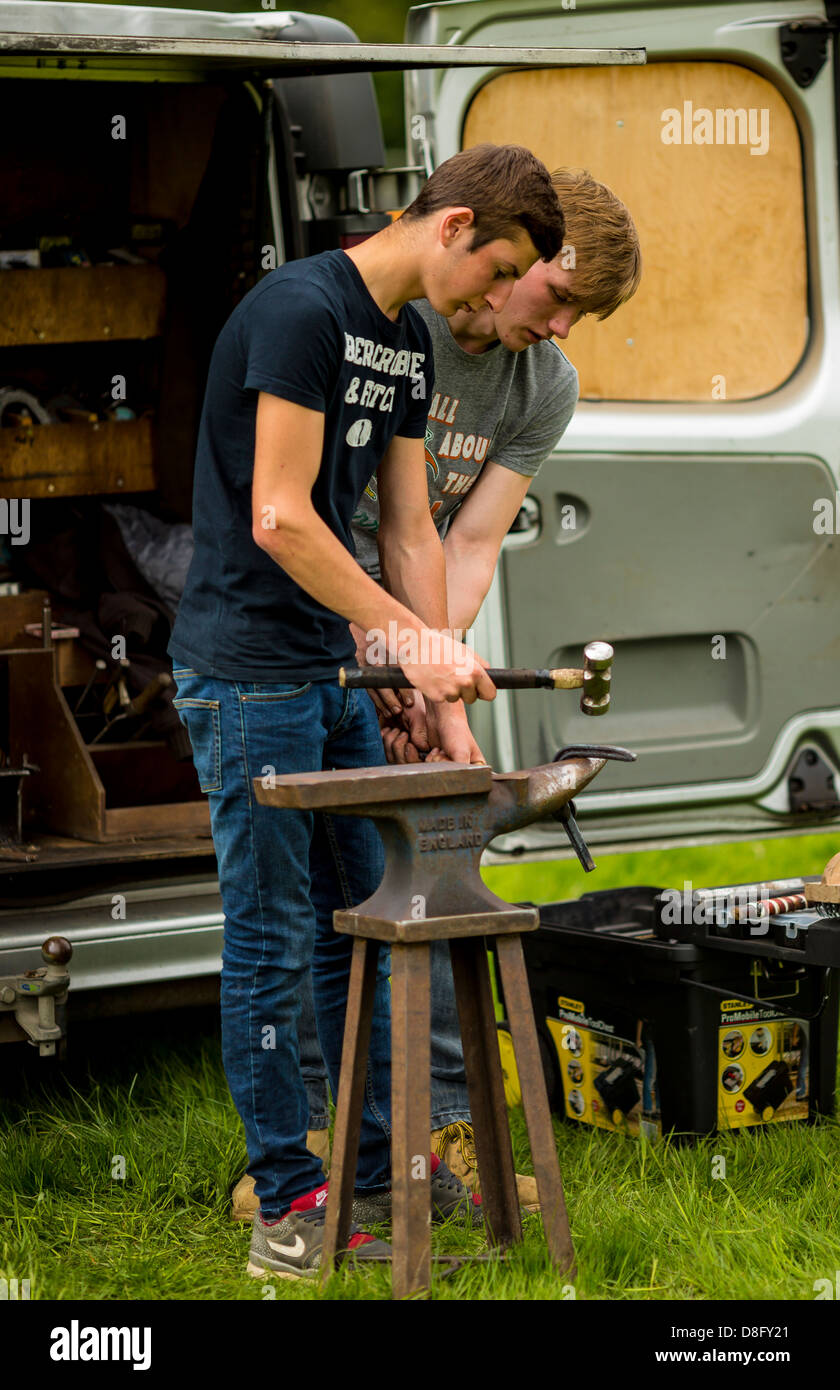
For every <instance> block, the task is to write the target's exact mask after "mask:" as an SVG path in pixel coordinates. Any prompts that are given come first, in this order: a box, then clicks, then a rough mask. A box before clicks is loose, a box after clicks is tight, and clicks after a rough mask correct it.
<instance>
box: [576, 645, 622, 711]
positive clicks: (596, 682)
mask: <svg viewBox="0 0 840 1390" xmlns="http://www.w3.org/2000/svg"><path fill="white" fill-rule="evenodd" d="M614 655H615V653H614V652H613V649H612V647H611V646H610V644H609V642H588V643H587V644H586V646H585V647H584V649H583V656H584V662H583V693H582V694H581V697H580V708H581V711H582V713H583V714H606V712H607V710H608V709H609V707H610V680H611V678H612V659H613V656H614Z"/></svg>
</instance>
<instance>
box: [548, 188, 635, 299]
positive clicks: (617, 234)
mask: <svg viewBox="0 0 840 1390" xmlns="http://www.w3.org/2000/svg"><path fill="white" fill-rule="evenodd" d="M551 183H552V186H553V188H554V191H555V193H556V194H557V197H558V198H559V199H560V204H561V206H562V208H563V214H564V216H565V219H566V241H565V246H564V249H563V251H561V253H560V255H561V258H563V264H564V265H566V260H567V259H568V251H569V249H570V248H573V249H574V265H573V266H572V265H568V266H567V268H568V269H569V270H572V269H574V277H575V278H574V280H573V281H572V284H571V289H570V292H571V294H572V296H573V298H574V299H575V301H576V302H577V303H579V304H580V305H581V308H582V309H583V311H584V312H585V313H587V314H594V315H595V316H596V317H597V318H599V319H606V318H609V316H610V314H614V313H615V311H616V309H617V308H618V307H619V305H621V304H624V303H626V301H627V300H628V299H630V298H631V297H632V296H633V295H634V294H635V293H636V290H637V289H638V288H639V281H640V280H641V278H642V251H641V247H640V245H639V234H638V232H637V231H636V227H635V225H634V222H633V219H632V217H631V216H630V213H629V212H628V210H627V208H626V207H625V206H624V204H623V203H622V202H621V201H620V199H618V198H616V196H615V194H614V193H613V192H612V191H611V189H609V188H607V186H606V184H604V183H599V182H598V180H597V179H594V178H593V177H592V175H591V174H590V173H589V171H588V170H587V169H565V168H564V169H555V170H554V172H553V173H552V175H551Z"/></svg>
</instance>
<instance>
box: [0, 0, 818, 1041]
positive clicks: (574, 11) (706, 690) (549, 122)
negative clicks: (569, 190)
mask: <svg viewBox="0 0 840 1390" xmlns="http://www.w3.org/2000/svg"><path fill="white" fill-rule="evenodd" d="M831 8H832V10H833V9H834V8H835V7H831ZM814 13H815V8H814V7H813V6H806V5H804V4H802V3H799V0H795V2H794V3H790V4H787V3H777V4H774V5H773V6H771V7H770V10H769V11H768V8H767V6H759V5H757V4H750V3H745V4H743V5H742V4H738V5H737V6H733V5H731V4H730V5H721V4H700V5H696V4H692V5H686V4H683V5H678V4H668V3H665V4H661V3H648V4H644V3H636V0H630V2H629V3H610V2H609V0H604V2H603V3H599V4H598V5H596V6H589V5H587V6H586V7H583V6H581V8H580V9H578V8H576V7H575V5H574V4H572V3H567V0H534V3H533V4H532V5H529V7H528V12H527V14H523V13H522V12H521V11H520V10H519V9H518V7H516V6H515V5H513V4H512V3H511V0H464V3H445V4H440V5H426V6H420V7H418V8H417V9H415V10H413V11H412V12H411V14H410V16H409V19H408V23H407V30H406V38H407V42H408V44H409V45H411V47H410V49H403V48H402V47H401V46H399V45H391V46H389V45H374V44H358V43H357V42H356V41H355V36H354V35H353V34H352V32H351V31H350V30H348V29H346V27H345V26H343V25H340V24H337V23H336V22H335V21H332V20H328V19H324V18H320V17H317V16H310V15H302V14H297V13H294V14H289V13H280V12H275V11H272V10H270V9H269V10H264V11H262V12H258V13H255V14H249V15H243V14H221V13H214V12H211V11H194V12H188V11H180V10H179V11H176V10H164V9H143V8H140V7H124V6H99V5H96V6H93V5H84V4H79V5H77V4H72V3H71V4H62V5H58V4H49V3H47V4H44V3H41V4H31V3H19V2H10V0H0V102H2V103H4V104H5V109H4V112H3V114H4V117H5V120H4V129H6V130H7V131H10V132H14V138H12V139H9V140H8V141H7V142H6V148H5V150H4V152H3V153H2V154H1V155H0V161H2V172H1V173H0V190H2V192H1V193H0V199H2V202H3V216H2V217H0V232H2V244H0V277H2V278H0V295H2V303H3V308H4V312H3V313H2V314H0V496H2V498H3V508H2V509H0V522H2V527H0V530H2V532H3V535H2V537H0V539H3V541H4V546H3V550H2V561H3V563H4V570H3V571H2V573H0V749H2V752H3V766H2V767H0V884H2V889H0V1040H8V1041H12V1040H21V1039H24V1038H28V1039H29V1040H30V1041H31V1042H32V1043H33V1044H34V1045H36V1046H37V1047H38V1049H39V1051H40V1052H41V1053H42V1055H47V1056H49V1055H55V1054H56V1052H59V1053H60V1051H61V1045H62V1044H61V1039H62V1035H63V1031H64V1020H63V1015H62V1010H63V1008H64V1004H63V1000H64V998H65V991H66V970H67V961H66V960H65V959H61V957H62V955H63V954H64V955H66V952H64V948H62V947H59V948H57V949H58V955H56V953H55V951H56V948H52V950H51V953H50V952H48V954H49V955H50V964H49V965H47V966H46V974H43V973H41V974H37V973H36V974H35V975H32V974H30V975H29V976H28V977H27V976H26V972H27V971H28V972H32V971H36V972H37V971H38V969H39V967H42V966H43V960H42V956H41V947H42V945H43V943H44V942H45V940H46V939H48V938H50V939H52V938H56V937H59V938H65V939H66V940H67V941H69V942H70V943H71V945H72V948H73V956H72V962H71V964H70V973H71V977H72V988H71V991H70V1006H71V1013H72V1017H73V1019H76V1018H84V1017H89V1016H95V1015H100V1014H103V1013H114V1012H129V1011H131V1010H133V1009H144V1008H150V1007H152V1006H154V1007H156V1008H157V1007H163V1006H166V1005H180V1004H181V1003H186V1002H192V1001H196V1000H199V999H209V998H213V997H214V996H215V994H216V992H217V989H218V971H219V967H220V954H221V939H222V912H221V902H220V899H219V894H218V885H217V882H216V877H215V859H214V855H213V846H212V840H211V839H210V831H209V816H208V810H207V803H206V799H205V798H204V797H203V795H202V793H201V790H200V788H199V787H198V783H197V780H196V776H195V772H194V769H193V767H192V763H191V760H190V750H189V745H188V743H187V742H186V740H185V736H184V731H183V728H182V726H181V725H180V722H179V721H178V720H177V714H176V713H175V711H174V710H173V708H172V706H171V690H170V689H169V682H168V675H169V670H168V662H167V660H166V658H165V645H166V641H165V637H163V634H166V635H168V632H167V627H168V624H169V622H170V621H171V614H172V611H173V608H174V605H175V603H176V602H177V592H178V577H179V575H180V576H181V577H182V576H183V572H184V569H185V564H186V560H187V558H188V554H189V530H188V526H189V520H190V499H191V486H192V463H193V456H194V444H195V436H196V431H197V424H198V417H199V413H200V408H201V400H202V393H203V384H204V378H205V374H206V368H207V364H208V361H209V356H210V352H211V350H212V346H213V342H214V340H215V336H216V334H217V333H218V331H219V329H220V328H221V326H222V324H223V323H224V321H225V319H226V318H227V316H228V315H229V313H230V312H231V310H232V309H233V307H234V306H235V304H236V303H237V302H238V300H239V298H241V296H242V295H243V294H244V293H246V292H247V290H248V289H250V288H251V286H252V285H253V284H254V283H255V282H256V280H257V279H258V278H259V277H260V275H261V274H263V273H265V272H266V271H267V270H270V269H271V268H273V266H274V265H276V264H279V263H280V262H281V261H282V260H284V259H288V258H291V257H295V256H300V255H306V254H310V253H312V252H314V251H319V250H323V249H327V248H328V247H331V246H340V245H345V246H346V245H351V244H352V243H353V241H354V239H357V238H359V237H363V236H365V235H368V234H370V233H371V232H372V231H375V230H377V229H378V228H379V227H381V226H383V225H385V224H386V222H387V219H388V216H389V215H390V213H391V212H392V211H394V210H396V209H399V208H400V207H401V206H404V205H405V204H406V203H407V202H408V201H409V200H410V198H411V197H412V196H413V191H414V189H415V188H416V187H417V186H418V185H419V182H420V181H421V180H422V178H423V177H424V175H425V174H426V173H428V172H429V171H430V170H431V168H433V167H434V166H435V165H436V164H438V163H440V162H441V161H442V160H444V159H446V158H447V157H448V156H449V155H451V154H453V153H455V152H456V151H457V150H458V149H460V148H463V147H465V146H468V145H470V144H474V143H476V142H478V141H480V140H485V139H490V140H498V141H504V142H508V141H511V142H518V143H522V144H526V145H528V146H530V147H531V148H532V149H534V150H535V152H536V153H537V154H538V155H540V157H541V158H542V159H543V160H544V161H545V162H546V163H547V164H548V166H549V167H554V166H556V165H558V164H574V165H583V166H586V167H588V168H590V170H591V172H592V173H593V174H594V175H595V176H596V177H598V178H599V179H602V180H603V181H604V182H606V183H608V184H609V185H610V186H611V187H612V188H613V189H614V190H615V192H616V193H618V195H619V196H620V197H621V198H622V199H623V200H624V201H625V202H626V203H627V205H628V206H629V208H630V209H631V212H632V213H633V216H634V219H635V220H636V223H637V226H638V227H639V231H640V234H641V239H642V246H643V254H644V258H645V275H644V279H643V283H642V288H641V289H640V291H639V293H638V294H637V295H636V297H635V298H634V299H633V300H632V301H631V303H630V304H629V305H627V306H625V307H623V308H622V309H621V310H620V311H619V313H617V314H616V315H615V316H614V318H611V319H610V320H608V321H607V322H605V323H603V324H597V325H590V324H588V323H587V324H584V325H582V326H580V327H578V328H576V329H575V331H574V334H573V337H572V339H571V341H570V342H569V343H568V344H567V345H566V350H567V353H568V355H569V356H570V358H571V359H572V361H573V362H574V363H575V365H576V367H577V369H578V372H579V375H580V381H581V404H580V406H579V407H578V410H577V412H576V414H575V417H574V420H573V422H572V424H571V426H570V428H569V430H568V431H567V433H566V435H565V436H564V438H563V440H562V441H561V444H560V447H559V448H558V450H557V451H556V453H555V455H554V456H553V457H552V458H551V459H550V460H549V461H548V462H547V463H546V464H545V465H544V467H543V469H542V471H541V473H540V475H539V477H538V478H537V479H536V480H535V482H534V484H533V485H532V487H531V489H530V492H529V494H528V497H527V498H526V501H525V504H524V506H523V508H522V510H521V511H520V514H519V516H518V518H517V520H516V522H515V524H514V527H513V528H512V531H511V533H510V535H509V536H508V538H507V540H506V542H505V545H504V549H503V554H502V557H501V559H500V563H499V566H498V571H497V575H496V579H495V581H494V584H493V587H492V589H491V592H490V594H489V595H488V598H487V600H486V602H485V605H484V608H483V610H482V613H481V615H480V618H479V621H478V623H477V625H476V633H475V646H476V648H477V650H479V651H480V652H481V653H482V655H484V656H486V657H488V658H489V659H490V662H491V665H494V666H504V665H511V666H531V667H533V666H536V667H556V666H579V665H581V653H582V647H583V645H584V644H585V643H586V642H587V641H589V640H590V639H592V638H596V637H597V638H603V639H606V640H608V641H609V642H611V643H612V644H613V646H614V647H615V653H616V656H615V675H614V686H613V696H612V707H611V711H610V714H609V718H608V721H607V722H604V721H601V722H599V723H598V724H593V722H592V720H591V719H587V718H586V717H585V716H583V715H581V714H580V711H579V708H578V704H577V701H576V700H574V699H571V700H570V699H569V697H568V696H564V695H563V694H562V693H559V694H557V695H550V694H548V693H538V692H533V691H510V692H500V693H499V696H498V697H497V699H496V700H495V701H494V702H493V704H492V705H488V706H482V705H479V706H478V707H474V708H473V710H472V712H471V717H472V719H473V723H474V728H475V732H476V735H477V737H478V739H479V742H480V743H481V746H482V748H483V749H484V752H485V754H486V756H487V757H488V758H489V760H490V761H491V762H492V764H493V766H494V767H496V768H497V769H499V770H507V769H510V768H513V767H524V766H528V765H531V764H537V763H543V762H546V761H549V760H550V759H551V758H552V757H553V756H554V754H555V753H556V752H557V750H558V749H559V748H560V747H562V746H564V745H567V744H570V743H580V742H591V741H598V742H604V741H608V742H611V743H617V744H624V745H627V746H628V747H630V748H632V749H633V750H634V751H635V752H636V753H637V754H638V760H637V761H636V762H635V763H633V764H627V763H615V764H612V763H610V764H608V765H607V767H605V769H604V771H603V772H602V773H601V775H600V776H599V778H598V781H597V784H595V785H594V786H593V788H592V789H591V790H590V791H587V792H586V793H584V794H583V795H582V796H581V797H580V798H579V799H578V803H577V810H578V814H579V816H580V819H581V825H582V829H583V831H584V833H585V835H586V838H587V840H588V841H589V842H590V843H591V844H592V845H597V846H599V847H600V848H601V849H602V850H606V849H610V850H617V849H622V848H629V847H633V848H644V847H648V846H650V845H652V844H657V845H663V844H669V845H670V844H679V843H702V842H712V841H717V840H721V839H739V838H753V837H756V836H762V837H769V836H772V835H790V834H792V833H809V832H813V831H814V830H815V829H817V828H819V827H822V826H826V825H834V824H836V823H837V821H838V811H840V804H838V795H837V786H838V783H837V780H836V778H837V775H838V761H840V732H839V731H838V730H840V711H838V708H837V686H838V680H837V677H838V674H839V673H840V637H838V632H840V624H839V623H838V616H840V615H838V604H840V597H838V595H840V587H838V583H837V580H838V545H837V544H836V542H835V537H836V535H837V534H838V532H840V516H838V507H837V505H836V504H838V503H840V491H838V488H840V481H838V479H839V478H840V463H839V462H838V447H837V444H836V440H837V438H838V432H837V429H836V427H835V421H834V413H835V411H836V410H837V408H838V407H837V406H835V396H836V392H833V391H832V380H833V377H834V376H835V375H836V372H837V365H838V352H840V345H838V331H839V330H838V318H837V311H836V305H837V304H838V295H837V274H838V267H837V264H836V246H837V244H838V226H837V220H838V207H837V193H838V190H837V172H836V156H835V142H836V134H835V122H836V98H835V91H834V85H833V76H834V70H835V64H836V51H835V45H836V38H835V37H834V32H833V29H832V27H831V26H832V23H833V21H834V19H835V18H836V14H829V13H825V11H821V12H820V14H821V17H820V19H819V20H815V19H814ZM768 14H769V16H770V17H768ZM569 50H573V51H572V52H569ZM387 67H391V68H402V69H403V70H405V71H406V142H407V150H406V154H405V159H404V162H403V163H402V164H401V165H400V166H399V167H398V168H397V169H392V170H390V171H389V170H386V169H385V168H384V164H385V156H384V149H383V145H382V136H381V129H380V124H379V116H378V113H377V110H376V103H375V98H374V93H373V87H372V82H371V77H370V73H371V72H372V71H376V70H381V69H384V68H387ZM162 638H163V640H162ZM161 640H162V648H161ZM161 651H162V652H163V653H164V655H163V656H162V655H161ZM97 663H100V664H99V665H97ZM571 852H573V851H572V850H571V849H570V847H569V845H568V842H567V840H566V838H565V831H564V829H563V826H562V825H561V824H559V823H557V822H550V823H548V824H546V825H536V826H532V827H529V828H528V829H527V830H524V831H518V832H516V833H515V834H513V835H509V836H507V837H504V838H502V839H500V840H499V841H498V842H496V844H495V845H494V852H493V856H492V857H493V858H494V859H495V860H496V861H497V862H510V860H511V857H512V856H520V857H524V858H528V859H533V858H554V857H559V856H561V855H565V854H568V853H571ZM27 981H28V982H27ZM45 981H46V982H47V983H46V988H45ZM50 991H51V992H50ZM36 995H37V996H38V998H35V997H34V996H36ZM55 1001H58V1002H57V1003H56V1002H55Z"/></svg>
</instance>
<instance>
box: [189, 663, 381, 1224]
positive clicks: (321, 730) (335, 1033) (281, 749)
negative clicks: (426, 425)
mask: <svg viewBox="0 0 840 1390" xmlns="http://www.w3.org/2000/svg"><path fill="white" fill-rule="evenodd" d="M173 675H174V678H175V681H176V685H177V697H176V699H175V705H176V708H177V709H178V713H179V715H180V718H181V720H182V721H183V723H184V724H185V726H186V728H187V731H188V733H189V736H190V742H191V743H192V747H193V757H194V761H195V766H196V770H197V772H198V779H199V785H200V786H201V790H202V791H204V792H206V793H207V796H208V798H209V802H210V822H211V827H212V832H213V843H214V845H215V849H216V858H217V861H218V868H219V886H220V889H221V895H222V905H223V908H224V915H225V929H224V950H223V953H222V981H221V1007H222V1059H223V1062H224V1068H225V1075H226V1077H227V1081H228V1085H229V1087H230V1092H231V1095H232V1097H233V1100H234V1103H235V1105H236V1108H237V1110H238V1111H239V1115H240V1117H241V1119H242V1123H243V1126H244V1128H245V1139H246V1143H247V1148H248V1170H249V1172H250V1173H251V1174H252V1175H253V1177H254V1179H255V1180H256V1193H257V1197H258V1199H259V1203H260V1207H261V1209H262V1213H263V1216H264V1217H265V1218H266V1219H267V1220H275V1219H276V1218H277V1217H278V1216H280V1215H282V1213H283V1212H284V1211H286V1210H287V1209H288V1207H289V1205H290V1204H291V1202H292V1201H293V1200H294V1198H295V1197H300V1196H302V1195H303V1194H304V1193H307V1192H311V1191H312V1190H313V1189H314V1188H316V1187H319V1186H320V1185H321V1183H322V1182H323V1174H322V1170H321V1165H320V1161H319V1160H318V1159H317V1158H315V1157H314V1155H313V1154H311V1153H310V1152H309V1150H308V1149H307V1147H306V1132H307V1129H308V1128H309V1120H310V1105H309V1098H308V1096H307V1089H306V1086H305V1084H304V1080H303V1077H302V1075H301V1056H300V1045H299V1039H298V1029H299V1018H300V1012H301V998H302V995H303V994H305V991H306V988H307V982H308V981H309V979H310V972H311V998H312V1000H313V1013H314V1019H315V1025H316V1029H317V1037H318V1042H319V1045H320V1051H321V1054H322V1056H323V1059H324V1062H325V1064H326V1071H327V1075H328V1076H329V1080H330V1085H331V1087H332V1090H333V1094H334V1095H335V1094H337V1090H338V1077H339V1070H340V1064H341V1046H342V1041H343V1034H344V1015H345V1010H346V1005H347V990H348V984H349V978H350V957H351V953H352V944H353V943H352V937H350V936H347V935H341V934H339V933H337V932H335V931H334V930H333V924H332V916H333V912H334V911H335V910H336V908H342V907H352V906H355V904H357V903H359V902H362V901H363V900H364V899H365V898H367V897H369V896H370V895H371V893H373V892H374V891H375V890H376V888H377V887H378V886H379V882H380V880H381V878H382V872H383V866H384V857H383V851H382V842H381V840H380V838H379V834H378V832H377V831H376V828H375V827H374V825H373V823H372V822H371V821H370V820H366V819H363V818H360V817H356V816H337V817H332V816H328V815H326V814H322V813H317V812H316V813H314V814H313V813H311V812H305V811H295V810H287V809H279V808H277V807H271V806H262V805H260V804H259V802H258V801H257V800H256V797H255V795H254V790H253V779H255V778H259V777H264V776H266V775H267V774H270V773H271V772H275V773H277V774H278V775H280V774H282V773H290V772H314V771H321V770H322V769H325V768H348V767H373V766H379V765H381V764H383V763H384V761H385V757H384V753H383V749H382V739H381V736H380V733H379V726H378V723H377V720H376V715H375V713H374V709H373V705H372V703H371V701H370V699H369V698H368V696H367V693H366V692H365V691H352V690H341V689H340V687H339V686H338V684H337V682H334V681H315V682H311V681H310V682H307V683H306V684H303V685H300V684H296V683H288V682H285V683H284V682H276V681H275V682H264V681H260V682H254V681H230V680H221V679H216V678H214V677H211V676H203V675H199V674H197V673H196V672H195V671H192V670H188V669H186V668H184V667H179V666H176V667H175V669H174V671H173ZM389 970H390V957H389V952H388V950H387V949H381V950H380V955H379V967H378V976H377V986H376V994H375V1003H374V1018H373V1027H372V1030H371V1042H370V1054H369V1058H368V1069H367V1082H366V1087H365V1101H364V1111H363V1116H362V1127H361V1139H360V1146H359V1162H358V1168H357V1171H356V1187H357V1189H358V1190H361V1191H365V1192H376V1191H381V1190H382V1189H384V1188H386V1187H387V1186H388V1185H389V1183H390V1162H391V1158H390V1135H391V1109H390V1106H391V1098H390V1089H391V1062H390V1057H391V1040H390V1027H391V1008H390V988H389V985H388V975H389ZM322 1113H323V1111H322Z"/></svg>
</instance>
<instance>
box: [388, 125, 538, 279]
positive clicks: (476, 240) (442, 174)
mask: <svg viewBox="0 0 840 1390" xmlns="http://www.w3.org/2000/svg"><path fill="white" fill-rule="evenodd" d="M447 207H467V208H472V210H473V212H474V214H475V225H474V228H473V239H472V243H471V247H470V249H471V250H472V251H477V250H478V249H479V247H481V246H484V245H486V243H487V242H488V241H495V240H496V238H497V237H506V238H508V239H510V238H513V237H515V236H516V235H517V234H518V233H519V232H521V231H525V232H527V233H528V235H529V237H530V238H531V240H532V242H533V243H534V245H535V247H536V248H537V251H538V252H539V254H540V256H541V257H542V259H543V260H544V261H552V260H554V257H555V256H556V255H557V254H558V252H559V251H560V248H561V247H562V245H563V236H564V234H565V222H564V219H563V210H562V208H561V207H560V204H559V202H558V200H557V194H556V193H555V191H554V189H553V188H552V185H551V177H550V175H549V172H548V170H547V169H546V167H545V165H544V164H543V163H542V162H541V161H540V160H539V159H537V156H536V155H535V154H532V153H531V151H530V150H526V149H525V147H524V146H523V145H491V144H483V145H473V147H472V149H469V150H462V151H461V153H460V154H454V155H453V156H452V158H451V159H447V160H445V161H444V163H443V164H441V165H439V166H438V168H437V169H435V170H434V172H433V173H432V174H431V175H430V177H429V179H428V181H427V182H426V183H424V185H423V187H422V188H421V189H420V192H419V193H418V194H417V197H416V198H415V199H414V202H413V203H410V204H409V206H408V207H407V208H406V210H405V212H404V213H403V217H404V218H407V219H409V220H411V219H413V218H418V217H429V216H431V214H432V213H434V212H438V211H439V210H440V209H441V208H447Z"/></svg>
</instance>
